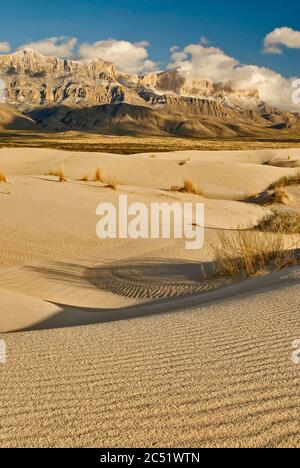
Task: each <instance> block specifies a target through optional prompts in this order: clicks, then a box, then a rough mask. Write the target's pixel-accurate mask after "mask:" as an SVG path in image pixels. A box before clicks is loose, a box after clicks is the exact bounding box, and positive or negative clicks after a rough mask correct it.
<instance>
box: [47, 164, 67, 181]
mask: <svg viewBox="0 0 300 468" xmlns="http://www.w3.org/2000/svg"><path fill="white" fill-rule="evenodd" d="M47 175H50V176H53V177H58V181H59V182H68V180H67V177H66V175H65V170H64V168H63V167H62V168H60V169H58V170H56V171H50V172H49V173H48V174H47Z"/></svg>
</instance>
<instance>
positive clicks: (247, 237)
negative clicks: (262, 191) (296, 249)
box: [211, 229, 295, 278]
mask: <svg viewBox="0 0 300 468" xmlns="http://www.w3.org/2000/svg"><path fill="white" fill-rule="evenodd" d="M211 251H212V254H213V257H214V258H215V261H216V267H215V274H216V275H218V276H219V275H220V276H229V277H233V276H237V275H242V277H243V278H247V277H249V276H253V275H255V274H257V273H262V272H265V271H267V270H268V269H270V268H274V269H279V268H283V267H285V266H288V265H291V264H293V263H294V261H295V254H294V253H293V251H292V250H286V248H285V243H284V238H283V236H281V235H279V234H271V233H266V232H264V233H261V232H258V231H255V230H247V229H242V230H239V231H237V232H235V233H230V234H227V233H224V232H221V233H220V234H219V235H218V240H217V242H215V243H214V244H211Z"/></svg>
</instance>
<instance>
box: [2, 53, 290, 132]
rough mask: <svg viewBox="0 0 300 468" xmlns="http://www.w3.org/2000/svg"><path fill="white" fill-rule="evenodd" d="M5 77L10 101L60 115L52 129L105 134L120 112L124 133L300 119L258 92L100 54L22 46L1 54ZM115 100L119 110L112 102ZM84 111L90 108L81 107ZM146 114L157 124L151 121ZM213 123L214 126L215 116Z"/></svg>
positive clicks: (33, 113) (38, 117) (33, 112)
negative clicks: (132, 70) (137, 67)
mask: <svg viewBox="0 0 300 468" xmlns="http://www.w3.org/2000/svg"><path fill="white" fill-rule="evenodd" d="M0 78H1V79H2V80H4V82H5V85H6V103H7V104H8V105H9V106H11V107H12V108H14V109H16V110H18V111H19V112H22V113H26V115H29V116H30V117H33V118H34V119H35V121H37V122H38V123H39V125H42V126H44V127H45V128H47V125H48V126H51V125H53V119H52V117H53V115H54V114H55V116H56V117H55V125H54V129H81V128H82V126H83V127H84V129H85V130H87V131H88V130H91V131H99V132H101V125H100V127H99V122H103V119H104V120H105V131H106V132H109V125H110V124H109V122H116V125H118V122H119V121H118V120H116V116H119V118H120V119H121V120H122V125H121V127H122V131H124V132H125V133H126V125H128V126H129V125H130V128H134V129H135V131H136V130H138V128H139V122H140V128H141V129H143V131H146V130H145V129H147V128H148V127H149V128H150V127H151V133H156V130H157V133H159V134H160V133H161V132H162V131H163V132H165V131H166V132H167V133H176V134H178V132H182V129H183V128H189V134H192V135H193V134H195V136H199V135H200V136H201V134H203V132H204V133H205V131H204V127H205V125H206V124H205V122H203V118H204V117H207V118H209V119H213V118H215V119H221V124H222V125H223V124H224V125H225V126H226V128H227V130H228V129H230V125H231V126H232V124H240V123H244V124H247V125H249V124H251V122H252V123H255V124H258V125H262V126H267V127H272V125H273V126H274V125H277V127H278V128H280V125H283V127H285V128H286V127H287V126H294V125H296V126H297V125H298V123H299V117H297V116H294V115H293V114H290V113H282V112H280V111H278V110H276V109H271V108H270V107H268V106H266V105H265V104H264V103H262V102H261V100H260V99H259V95H258V93H257V91H256V90H239V91H234V90H233V88H232V86H231V85H230V83H218V84H215V83H213V82H212V81H209V80H188V79H186V78H185V77H184V76H183V75H181V74H180V73H179V72H178V71H176V70H167V71H163V72H158V73H148V74H145V75H142V76H139V75H136V74H126V73H122V72H120V71H119V70H118V69H117V68H116V67H115V66H114V65H113V64H111V63H108V62H105V61H103V60H101V59H94V60H88V61H72V60H64V59H60V58H57V57H45V56H43V55H41V54H40V53H38V52H35V51H33V50H30V49H24V50H21V51H19V52H16V53H14V54H10V55H2V56H0ZM121 104H128V105H131V106H134V107H136V108H139V107H145V108H148V109H149V112H146V111H145V112H141V111H133V110H132V109H131V110H130V111H129V107H126V106H125V107H124V106H123V107H122V106H121V107H120V105H121ZM117 105H118V106H119V107H118V111H116V110H114V108H113V107H107V106H117ZM53 106H55V109H54V110H53V109H51V108H52V107H53ZM97 106H98V107H99V109H98V108H97ZM57 107H60V110H58V109H57ZM95 108H97V109H95ZM82 109H84V112H83V113H82V112H79V111H80V110H82ZM125 109H126V110H125ZM150 111H151V112H150ZM72 112H73V114H72V115H73V117H71V114H70V113H72ZM124 112H125V114H126V115H125V114H124ZM66 113H67V114H68V117H67V116H66V115H65V114H66ZM89 113H90V114H92V115H93V116H94V117H95V115H97V119H96V123H97V125H96V127H97V129H95V119H94V118H93V119H89V118H88V114H89ZM102 114H103V115H102ZM111 114H112V115H113V116H114V117H113V118H112V116H111ZM46 115H47V118H46ZM49 115H51V119H50V120H49ZM74 115H76V118H75V117H74ZM108 115H110V117H108ZM78 116H79V117H80V118H83V117H82V116H84V118H85V119H87V122H89V121H91V123H90V127H89V124H88V123H86V124H84V125H83V124H82V122H80V121H78V120H77V118H78ZM166 116H167V120H166ZM147 118H148V119H150V121H151V125H150V124H149V125H147V123H146V120H147ZM139 119H140V120H139ZM133 121H134V125H133ZM142 121H143V122H142ZM47 122H48V123H47ZM166 122H167V123H166ZM218 125H219V124H218ZM161 127H162V128H161ZM283 127H282V128H283ZM103 128H104V127H103ZM205 128H207V125H206V127H205ZM209 128H210V130H209V132H211V128H212V124H211V122H210V127H209ZM51 129H53V128H52V127H51ZM179 129H180V130H179ZM230 131H232V130H230ZM146 132H147V131H146Z"/></svg>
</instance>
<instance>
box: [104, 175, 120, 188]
mask: <svg viewBox="0 0 300 468" xmlns="http://www.w3.org/2000/svg"><path fill="white" fill-rule="evenodd" d="M106 187H107V188H109V189H111V190H117V188H118V181H117V180H116V179H113V178H108V179H107V181H106Z"/></svg>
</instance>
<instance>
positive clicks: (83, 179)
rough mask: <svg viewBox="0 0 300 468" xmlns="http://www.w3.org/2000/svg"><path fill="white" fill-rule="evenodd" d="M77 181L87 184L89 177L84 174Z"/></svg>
mask: <svg viewBox="0 0 300 468" xmlns="http://www.w3.org/2000/svg"><path fill="white" fill-rule="evenodd" d="M79 181H80V182H88V181H89V176H88V175H86V174H85V175H83V176H82V177H81V178H80V179H79Z"/></svg>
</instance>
